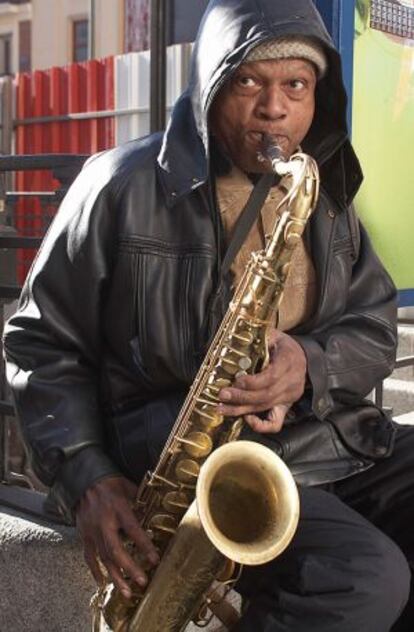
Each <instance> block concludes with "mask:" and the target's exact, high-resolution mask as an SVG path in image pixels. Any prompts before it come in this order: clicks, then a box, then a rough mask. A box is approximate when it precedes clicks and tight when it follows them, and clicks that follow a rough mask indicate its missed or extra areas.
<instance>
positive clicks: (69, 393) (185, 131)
mask: <svg viewBox="0 0 414 632" xmlns="http://www.w3.org/2000/svg"><path fill="white" fill-rule="evenodd" d="M215 4H220V0H217V2H213V3H212V5H210V10H211V11H212V13H213V14H214V10H213V9H214V5H215ZM259 5H260V7H261V13H260V12H258V9H252V7H259ZM275 5H276V6H275ZM285 5H288V7H287V8H285ZM293 5H295V8H296V11H295V13H294V14H293V15H292V11H293V8H294V7H293ZM226 6H227V9H226V11H224V10H223V12H222V13H221V15H220V24H219V25H218V26H217V25H216V24H215V22H214V19H213V18H214V15H213V16H211V14H210V15H209V16H207V18H206V20H205V22H204V29H208V32H209V37H210V38H211V37H213V39H214V28H218V29H219V33H220V32H221V29H222V28H223V23H224V21H225V20H226V19H227V20H228V25H229V29H228V30H227V35H228V39H227V41H226V43H225V45H226V47H227V50H226V51H224V52H223V51H221V55H219V53H218V51H217V50H215V51H214V53H213V54H210V57H209V59H208V60H207V61H206V57H205V55H203V54H202V53H203V45H204V46H205V41H204V43H203V36H202V35H201V37H200V38H199V40H198V41H199V43H198V45H197V46H196V50H195V64H194V67H193V73H192V79H191V82H190V88H189V91H188V92H187V93H185V94H184V95H183V97H182V98H181V99H180V100H179V102H178V103H177V106H176V108H175V110H174V113H173V116H172V119H171V122H170V125H169V128H168V130H167V132H166V133H165V134H164V135H161V134H160V135H154V136H150V137H148V138H145V139H141V140H138V141H133V142H131V143H128V144H126V145H124V146H122V147H119V148H116V149H114V150H112V151H109V152H105V153H103V154H101V155H98V156H96V157H94V158H92V159H91V160H90V161H89V162H88V164H87V165H86V166H85V167H84V169H83V171H82V172H81V174H80V175H79V177H78V178H77V180H76V181H75V183H74V184H73V186H72V188H71V189H70V191H69V193H68V194H67V196H66V198H65V200H64V202H63V204H62V207H61V209H60V211H59V213H58V215H57V218H56V219H55V221H54V223H53V224H52V227H51V229H50V230H49V233H48V235H47V237H46V239H45V241H44V243H43V245H42V247H41V249H40V252H39V254H38V257H37V259H36V262H35V264H34V266H33V269H32V271H31V273H30V275H29V277H28V279H27V281H26V284H25V287H24V290H23V293H22V297H21V300H20V304H19V309H18V312H17V313H16V315H15V316H13V317H12V318H11V320H10V321H9V323H8V325H7V327H6V330H5V336H4V347H5V351H6V356H7V361H8V376H9V381H10V384H11V386H12V389H13V393H14V398H15V404H16V409H17V412H18V416H19V419H20V422H21V426H22V430H23V434H24V437H25V439H26V442H27V445H28V447H29V451H30V455H31V459H32V463H33V467H34V469H35V471H36V473H37V474H38V476H39V477H40V478H41V479H42V480H43V481H44V482H45V483H46V484H48V485H50V486H53V488H54V493H55V496H56V497H57V498H58V499H59V502H60V504H61V507H62V508H63V509H66V510H67V509H70V508H71V507H73V505H74V504H75V503H76V501H77V500H78V499H79V498H80V496H81V495H82V493H83V492H84V491H85V489H86V488H87V487H88V486H90V485H91V484H92V483H93V482H95V481H96V480H98V479H99V478H102V477H104V476H108V475H111V474H114V473H117V472H123V473H124V474H126V475H128V476H130V477H131V478H135V479H136V480H139V478H140V477H141V476H142V474H143V473H144V472H145V470H146V469H147V468H148V467H152V466H153V465H154V463H155V462H156V460H157V457H158V454H159V451H160V449H161V447H162V444H163V441H164V440H165V438H166V436H167V434H168V431H169V429H170V427H171V425H172V422H173V421H174V418H175V416H176V414H177V411H178V408H179V403H180V401H181V400H182V398H183V396H184V394H185V392H186V390H187V389H188V387H189V385H190V384H191V382H192V379H193V377H194V375H195V372H196V370H197V367H198V365H199V363H200V361H201V359H202V356H203V354H204V352H205V350H206V344H207V341H208V339H209V337H210V335H211V333H212V332H213V331H214V329H215V328H216V327H217V324H218V322H219V320H220V318H221V317H222V315H223V312H224V309H225V307H226V301H227V298H228V297H226V293H225V294H224V296H223V297H222V300H221V302H220V301H215V305H216V306H217V304H218V305H219V307H218V308H217V309H215V310H213V309H212V300H213V297H214V292H215V289H216V287H217V281H218V276H219V271H220V262H221V259H222V254H223V252H222V251H223V246H222V242H223V240H222V237H221V225H220V217H219V213H218V211H217V208H216V204H215V199H214V193H213V187H212V186H211V182H212V181H213V169H212V166H211V164H210V163H209V160H208V156H209V146H208V143H209V138H208V127H207V112H208V106H209V103H210V102H211V99H212V96H213V95H214V93H215V91H216V90H217V87H218V86H219V85H220V84H221V82H222V81H223V80H224V78H226V77H227V76H228V74H229V72H231V71H232V69H233V68H234V67H236V66H237V65H238V64H239V63H240V61H241V60H242V58H243V57H244V55H245V54H247V52H248V50H249V48H250V47H251V46H252V45H254V44H256V43H257V42H258V41H260V40H261V39H263V38H266V37H267V38H268V37H270V36H274V34H275V33H278V34H280V33H281V32H286V33H290V32H293V33H296V32H306V33H308V34H309V35H312V36H314V37H318V38H319V40H320V41H321V42H322V43H323V45H324V46H325V48H326V51H327V55H328V57H329V63H330V71H329V73H328V75H327V77H326V78H325V79H324V80H322V81H321V82H320V84H319V86H318V95H317V114H316V117H315V121H314V125H313V127H312V129H311V131H310V133H309V135H308V138H307V139H306V141H305V143H304V149H305V151H307V152H308V153H311V154H312V155H314V156H315V158H316V159H317V160H318V162H319V165H320V169H321V177H322V191H321V195H320V200H319V204H318V207H317V210H316V212H315V214H314V216H313V218H312V219H311V221H310V223H309V226H308V228H307V239H308V245H309V248H310V252H311V255H312V257H313V262H314V266H315V268H316V274H317V282H318V291H319V300H318V306H317V310H316V312H315V314H314V315H313V317H312V318H311V319H310V320H309V321H308V322H306V323H304V325H303V326H301V327H300V328H297V329H296V330H294V331H293V332H290V333H291V334H292V335H294V336H296V339H297V340H298V341H299V343H300V344H301V345H302V347H303V348H304V350H305V353H306V355H307V359H308V374H309V389H308V391H307V393H306V394H305V397H304V398H303V400H302V401H301V402H299V403H298V404H297V405H296V414H297V416H296V421H294V422H292V423H290V424H287V425H286V428H285V429H284V430H283V431H282V433H280V435H278V436H276V437H272V438H271V439H270V441H271V443H272V446H273V447H274V448H275V449H277V450H278V451H279V452H280V453H281V454H282V456H283V457H284V458H285V459H286V461H287V462H288V463H289V465H290V466H291V468H292V471H293V472H294V474H295V476H296V477H297V479H298V481H299V482H300V483H304V484H317V483H321V482H326V481H329V480H336V479H338V478H342V477H344V476H349V475H350V474H353V473H355V472H357V471H359V470H361V469H364V468H366V467H368V466H369V465H370V464H371V463H372V462H373V460H374V459H375V458H380V457H381V458H382V457H383V456H385V455H386V454H388V453H389V451H390V449H391V446H392V428H391V425H390V424H389V423H388V421H387V420H386V418H385V417H384V416H383V414H382V413H381V412H380V411H377V410H376V409H375V407H374V406H373V405H371V404H369V403H367V402H364V401H363V398H364V397H365V396H366V395H367V394H368V393H369V392H370V391H371V389H372V388H373V387H374V385H375V384H376V383H377V382H378V381H379V380H381V379H383V378H384V377H385V376H387V375H388V374H389V373H390V371H391V369H392V366H393V363H394V359H395V349H396V306H395V289H394V286H393V284H392V282H391V280H390V278H389V276H388V275H387V273H386V272H385V271H384V269H383V267H382V266H381V263H380V262H379V260H378V258H377V257H376V255H375V254H374V252H373V250H372V248H371V246H370V243H369V239H368V237H367V235H366V233H365V231H364V230H363V228H362V227H360V226H359V223H358V221H357V219H356V216H355V214H354V211H353V210H352V206H351V202H352V198H353V196H354V194H355V192H356V190H357V188H358V186H359V184H360V181H361V172H360V169H359V165H358V162H357V160H356V158H355V155H354V153H353V150H352V148H351V145H350V143H349V141H348V140H347V136H346V124H345V102H346V101H345V96H344V90H343V86H342V82H341V79H340V68H339V58H338V55H337V53H336V51H335V50H334V49H333V48H332V44H331V42H330V40H329V37H328V35H327V33H326V31H325V30H324V28H323V26H322V23H321V21H320V18H319V16H318V15H317V13H316V12H315V9H314V7H313V4H312V3H311V2H308V1H306V0H296V1H295V2H293V1H292V0H291V1H290V2H289V3H274V2H271V1H270V0H260V1H256V0H255V2H252V1H251V0H243V1H237V2H236V0H234V2H230V1H227V2H226ZM287 12H288V14H287ZM235 14H237V15H239V16H245V20H244V21H243V20H235V19H234V18H235ZM263 16H265V18H264V17H263ZM201 33H203V30H202V31H201ZM217 37H218V36H217ZM232 38H233V39H232ZM217 41H219V40H217ZM200 59H203V60H204V62H203V64H200V62H199V60H200ZM332 94H334V98H333V97H332ZM327 108H330V111H329V116H328V114H327ZM332 108H333V109H332ZM327 121H329V123H328V122H327Z"/></svg>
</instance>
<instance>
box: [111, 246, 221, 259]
mask: <svg viewBox="0 0 414 632" xmlns="http://www.w3.org/2000/svg"><path fill="white" fill-rule="evenodd" d="M119 252H120V253H125V254H130V255H156V256H157V257H160V258H163V259H195V258H204V259H213V258H214V257H213V255H212V254H210V253H206V252H166V251H165V250H157V249H155V248H137V247H135V246H132V247H127V248H125V247H124V248H120V249H119Z"/></svg>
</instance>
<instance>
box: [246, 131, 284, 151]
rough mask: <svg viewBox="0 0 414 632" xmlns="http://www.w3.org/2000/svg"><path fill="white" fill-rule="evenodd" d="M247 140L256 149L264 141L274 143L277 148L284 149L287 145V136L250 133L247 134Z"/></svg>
mask: <svg viewBox="0 0 414 632" xmlns="http://www.w3.org/2000/svg"><path fill="white" fill-rule="evenodd" d="M247 138H248V139H249V140H251V142H252V144H254V145H255V146H256V148H257V147H261V146H262V144H263V142H264V141H265V139H266V140H267V142H269V141H270V142H274V143H275V145H279V147H282V149H283V148H286V145H287V144H288V138H287V136H285V135H283V134H270V133H269V132H258V131H251V132H247Z"/></svg>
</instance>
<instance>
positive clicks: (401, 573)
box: [352, 528, 411, 632]
mask: <svg viewBox="0 0 414 632" xmlns="http://www.w3.org/2000/svg"><path fill="white" fill-rule="evenodd" d="M368 535H369V541H367V542H366V544H365V547H363V548H362V550H360V552H359V553H358V548H357V550H356V559H355V560H354V564H353V565H352V566H353V567H354V568H353V570H354V573H353V588H354V591H355V597H356V598H357V599H358V597H360V599H358V601H359V603H361V604H363V603H365V608H366V609H367V610H368V611H370V612H371V613H372V614H371V620H373V624H372V632H377V631H378V632H379V631H382V630H384V631H386V630H389V629H390V628H391V626H392V624H393V623H394V622H395V621H396V620H397V619H398V617H399V616H400V614H401V613H402V611H403V610H404V607H405V605H406V603H407V601H408V598H409V594H410V584H411V571H410V567H409V565H408V562H407V560H406V558H405V556H404V555H403V553H402V551H401V549H400V548H399V547H398V546H397V545H396V544H395V543H394V542H393V541H392V540H390V539H389V538H388V537H387V536H386V535H384V534H383V533H382V532H381V531H378V530H377V529H375V528H373V529H372V530H370V531H369V534H368ZM362 610H363V608H362ZM374 612H375V615H374ZM362 616H364V615H363V614H362ZM367 620H368V619H367ZM361 629H362V628H361ZM368 630H369V632H371V627H370V628H368V627H367V628H366V632H368Z"/></svg>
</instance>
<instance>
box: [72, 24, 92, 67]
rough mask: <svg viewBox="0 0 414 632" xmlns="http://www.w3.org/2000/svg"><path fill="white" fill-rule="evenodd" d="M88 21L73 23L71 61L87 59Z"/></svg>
mask: <svg viewBox="0 0 414 632" xmlns="http://www.w3.org/2000/svg"><path fill="white" fill-rule="evenodd" d="M88 43H89V42H88V20H74V21H73V61H85V60H86V59H88Z"/></svg>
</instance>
